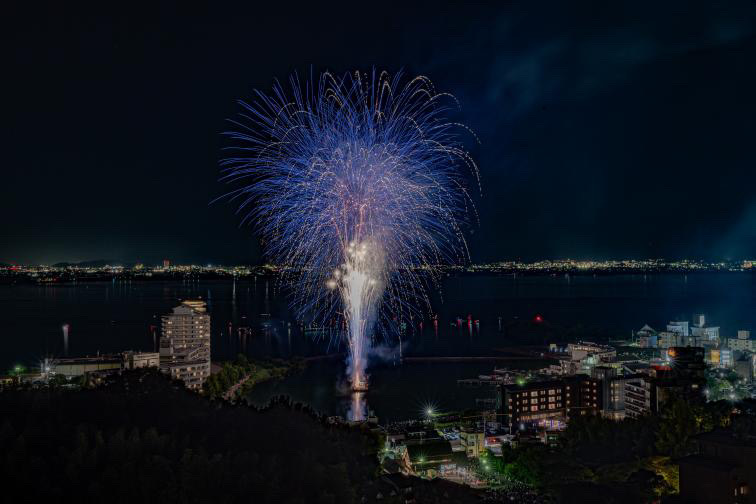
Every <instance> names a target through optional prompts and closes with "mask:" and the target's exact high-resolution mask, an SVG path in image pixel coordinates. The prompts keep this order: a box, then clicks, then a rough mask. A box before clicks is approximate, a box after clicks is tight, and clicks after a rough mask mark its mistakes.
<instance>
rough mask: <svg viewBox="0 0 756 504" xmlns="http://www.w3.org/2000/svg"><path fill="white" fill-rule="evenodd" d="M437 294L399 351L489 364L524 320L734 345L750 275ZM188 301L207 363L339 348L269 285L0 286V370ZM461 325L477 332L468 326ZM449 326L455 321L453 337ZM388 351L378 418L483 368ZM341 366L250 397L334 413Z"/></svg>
mask: <svg viewBox="0 0 756 504" xmlns="http://www.w3.org/2000/svg"><path fill="white" fill-rule="evenodd" d="M442 293H443V297H441V296H439V295H434V296H433V298H432V304H433V310H434V312H436V313H437V314H438V328H437V330H435V329H434V327H433V324H432V322H431V321H430V320H427V319H426V320H425V321H424V323H423V327H422V329H421V328H420V326H419V322H420V321H419V320H414V321H413V322H412V323H411V324H409V326H408V328H407V331H406V334H405V336H404V338H403V341H402V353H403V354H404V355H405V356H457V355H459V356H488V355H494V354H496V351H495V350H494V349H496V348H501V347H506V346H508V345H511V344H513V341H512V339H513V338H514V332H512V331H511V330H508V329H507V327H519V331H520V335H522V334H521V333H522V331H523V330H524V331H525V332H527V331H528V325H527V323H528V322H529V321H530V320H532V319H533V317H534V316H535V315H536V314H538V315H541V316H542V317H543V320H544V321H545V323H544V324H545V325H548V326H549V327H551V328H554V332H552V333H550V334H554V335H556V336H555V337H559V336H560V335H569V337H580V336H586V337H595V336H604V337H628V336H629V335H630V331H631V330H632V329H638V328H640V327H641V326H642V325H643V324H645V323H648V324H650V325H651V326H652V327H655V328H657V329H658V328H661V327H663V325H664V324H665V323H666V322H667V321H668V320H671V319H683V320H688V319H690V318H691V317H692V315H693V314H694V313H705V314H706V315H707V317H708V319H709V321H711V323H713V324H715V325H719V326H721V331H722V335H723V336H724V337H732V336H734V335H735V331H736V330H738V329H751V328H753V327H754V322H756V312H755V311H754V308H755V307H756V304H755V303H756V276H754V275H752V274H750V273H727V274H714V273H706V274H691V275H677V274H663V275H647V276H644V275H617V276H597V277H593V276H572V277H571V278H568V277H564V276H519V277H516V278H515V277H512V276H500V277H492V276H459V277H448V278H446V279H445V280H444V282H443V286H442ZM194 297H202V298H203V299H205V300H206V301H207V303H208V307H209V310H210V313H211V316H212V351H213V359H214V360H223V359H230V358H233V357H234V356H235V355H236V354H237V353H239V352H242V353H246V354H248V355H250V356H254V357H284V358H285V357H290V356H294V355H301V356H317V355H323V354H328V353H333V352H339V351H343V350H344V348H343V345H340V344H339V343H338V342H334V341H332V340H330V339H329V338H327V337H324V336H323V335H320V336H318V335H313V334H304V333H302V332H301V331H300V329H299V328H298V327H297V326H296V324H290V313H289V310H288V309H287V306H286V300H285V299H284V298H283V296H281V295H280V294H279V293H278V292H277V290H276V288H275V282H274V281H273V280H270V279H265V278H262V277H259V278H257V279H256V280H255V279H250V280H241V281H239V280H237V281H236V282H233V281H185V282H92V283H78V284H70V285H57V286H37V285H13V286H9V285H3V286H0V328H2V333H0V338H2V340H3V346H2V351H1V352H0V369H7V368H9V367H11V366H12V365H14V364H15V363H23V364H26V365H28V366H33V365H35V364H36V363H37V362H39V360H40V359H42V358H44V357H45V356H46V355H54V356H63V355H64V354H65V348H64V345H63V331H62V326H63V324H68V327H69V330H68V333H69V334H68V355H70V356H78V355H87V354H89V355H92V354H94V353H96V352H98V351H99V352H103V353H107V352H116V351H121V350H127V349H134V350H150V349H152V348H153V345H154V340H153V334H154V333H155V331H154V330H153V328H154V327H159V321H160V315H161V314H163V313H166V312H169V311H170V309H171V308H172V307H173V306H175V305H176V304H177V303H178V300H179V299H186V298H194ZM263 314H269V315H270V316H267V315H263ZM468 315H469V316H470V318H471V319H472V320H478V321H479V324H478V325H475V324H474V323H473V324H472V325H471V326H468V324H467V317H468ZM458 318H461V319H462V320H463V323H462V324H461V326H460V327H458V326H457V323H456V321H457V319H458ZM500 319H501V324H502V326H503V330H500V328H499V321H500ZM229 324H230V326H229ZM240 327H242V328H243V327H249V333H248V334H249V335H248V336H247V337H240V336H239V328H240ZM523 328H524V329H523ZM158 335H159V334H158ZM549 337H551V336H549ZM541 342H542V341H541ZM396 343H397V342H396V341H392V342H387V344H386V345H385V347H386V348H385V349H384V351H383V352H382V355H383V357H384V358H383V360H381V359H378V358H374V359H373V364H371V370H370V374H371V390H370V391H369V393H368V396H367V399H368V405H369V407H370V408H371V409H374V410H375V411H376V413H377V414H378V415H379V416H380V417H383V418H396V417H402V416H407V413H409V412H411V411H417V412H419V411H420V410H421V409H422V406H423V405H424V404H426V403H430V402H435V403H437V404H438V405H439V407H441V408H458V407H465V406H472V405H474V400H475V397H476V396H477V397H479V396H480V395H481V393H480V391H470V390H469V389H458V388H457V387H456V380H457V379H459V378H466V377H475V376H477V375H478V374H480V373H484V372H489V371H490V370H491V368H492V367H493V363H485V362H483V363H480V362H476V363H443V364H441V363H411V364H408V363H405V364H404V365H401V366H400V365H398V364H397V360H396V355H397V351H398V348H397V345H396ZM507 365H510V364H507ZM515 365H516V364H515V363H511V365H510V367H513V366H515ZM529 365H532V364H529ZM343 366H344V365H343V362H342V361H341V359H339V358H337V359H330V360H323V361H317V362H313V363H311V364H310V365H309V366H308V368H307V370H306V371H304V372H303V373H301V374H299V375H296V376H292V377H290V378H287V379H286V380H284V381H282V382H277V383H266V384H261V385H260V386H259V387H257V388H256V389H255V390H254V391H253V393H252V399H253V400H255V401H256V402H265V401H266V400H267V399H268V398H269V397H271V396H273V395H276V394H280V393H285V394H289V395H291V396H292V397H293V398H294V399H296V400H300V401H304V402H308V403H310V404H312V405H313V406H314V407H316V408H317V409H319V410H321V411H323V412H325V413H329V414H330V413H333V414H337V413H338V414H343V413H344V412H345V410H346V409H348V408H349V407H350V405H349V399H348V398H346V397H339V395H338V394H337V389H338V381H339V379H340V377H341V376H342V375H343Z"/></svg>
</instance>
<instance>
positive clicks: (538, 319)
mask: <svg viewBox="0 0 756 504" xmlns="http://www.w3.org/2000/svg"><path fill="white" fill-rule="evenodd" d="M533 321H534V322H536V323H538V324H540V323H541V322H543V317H542V316H541V314H540V313H539V314H538V315H536V316H535V317H533Z"/></svg>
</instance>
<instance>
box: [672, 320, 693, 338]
mask: <svg viewBox="0 0 756 504" xmlns="http://www.w3.org/2000/svg"><path fill="white" fill-rule="evenodd" d="M667 331H668V332H673V333H677V334H680V335H682V336H688V335H689V334H690V332H689V331H688V321H687V320H677V321H672V322H670V323H669V324H667Z"/></svg>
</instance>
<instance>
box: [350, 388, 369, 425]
mask: <svg viewBox="0 0 756 504" xmlns="http://www.w3.org/2000/svg"><path fill="white" fill-rule="evenodd" d="M366 418H367V399H366V397H365V392H352V397H351V404H350V406H349V411H347V420H349V421H350V422H361V421H363V420H365V419H366Z"/></svg>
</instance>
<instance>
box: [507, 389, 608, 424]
mask: <svg viewBox="0 0 756 504" xmlns="http://www.w3.org/2000/svg"><path fill="white" fill-rule="evenodd" d="M499 409H500V413H501V414H502V415H503V418H504V421H505V425H507V424H508V425H509V426H510V428H511V427H516V426H518V425H519V424H521V423H531V424H532V423H539V422H542V421H545V420H550V419H557V418H561V419H565V420H566V419H569V418H570V417H571V416H573V415H585V414H598V413H599V411H600V410H601V389H600V381H599V380H596V379H594V378H591V377H589V376H574V377H568V378H564V379H561V380H549V381H540V382H529V383H526V384H524V385H504V386H502V387H500V389H499Z"/></svg>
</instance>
